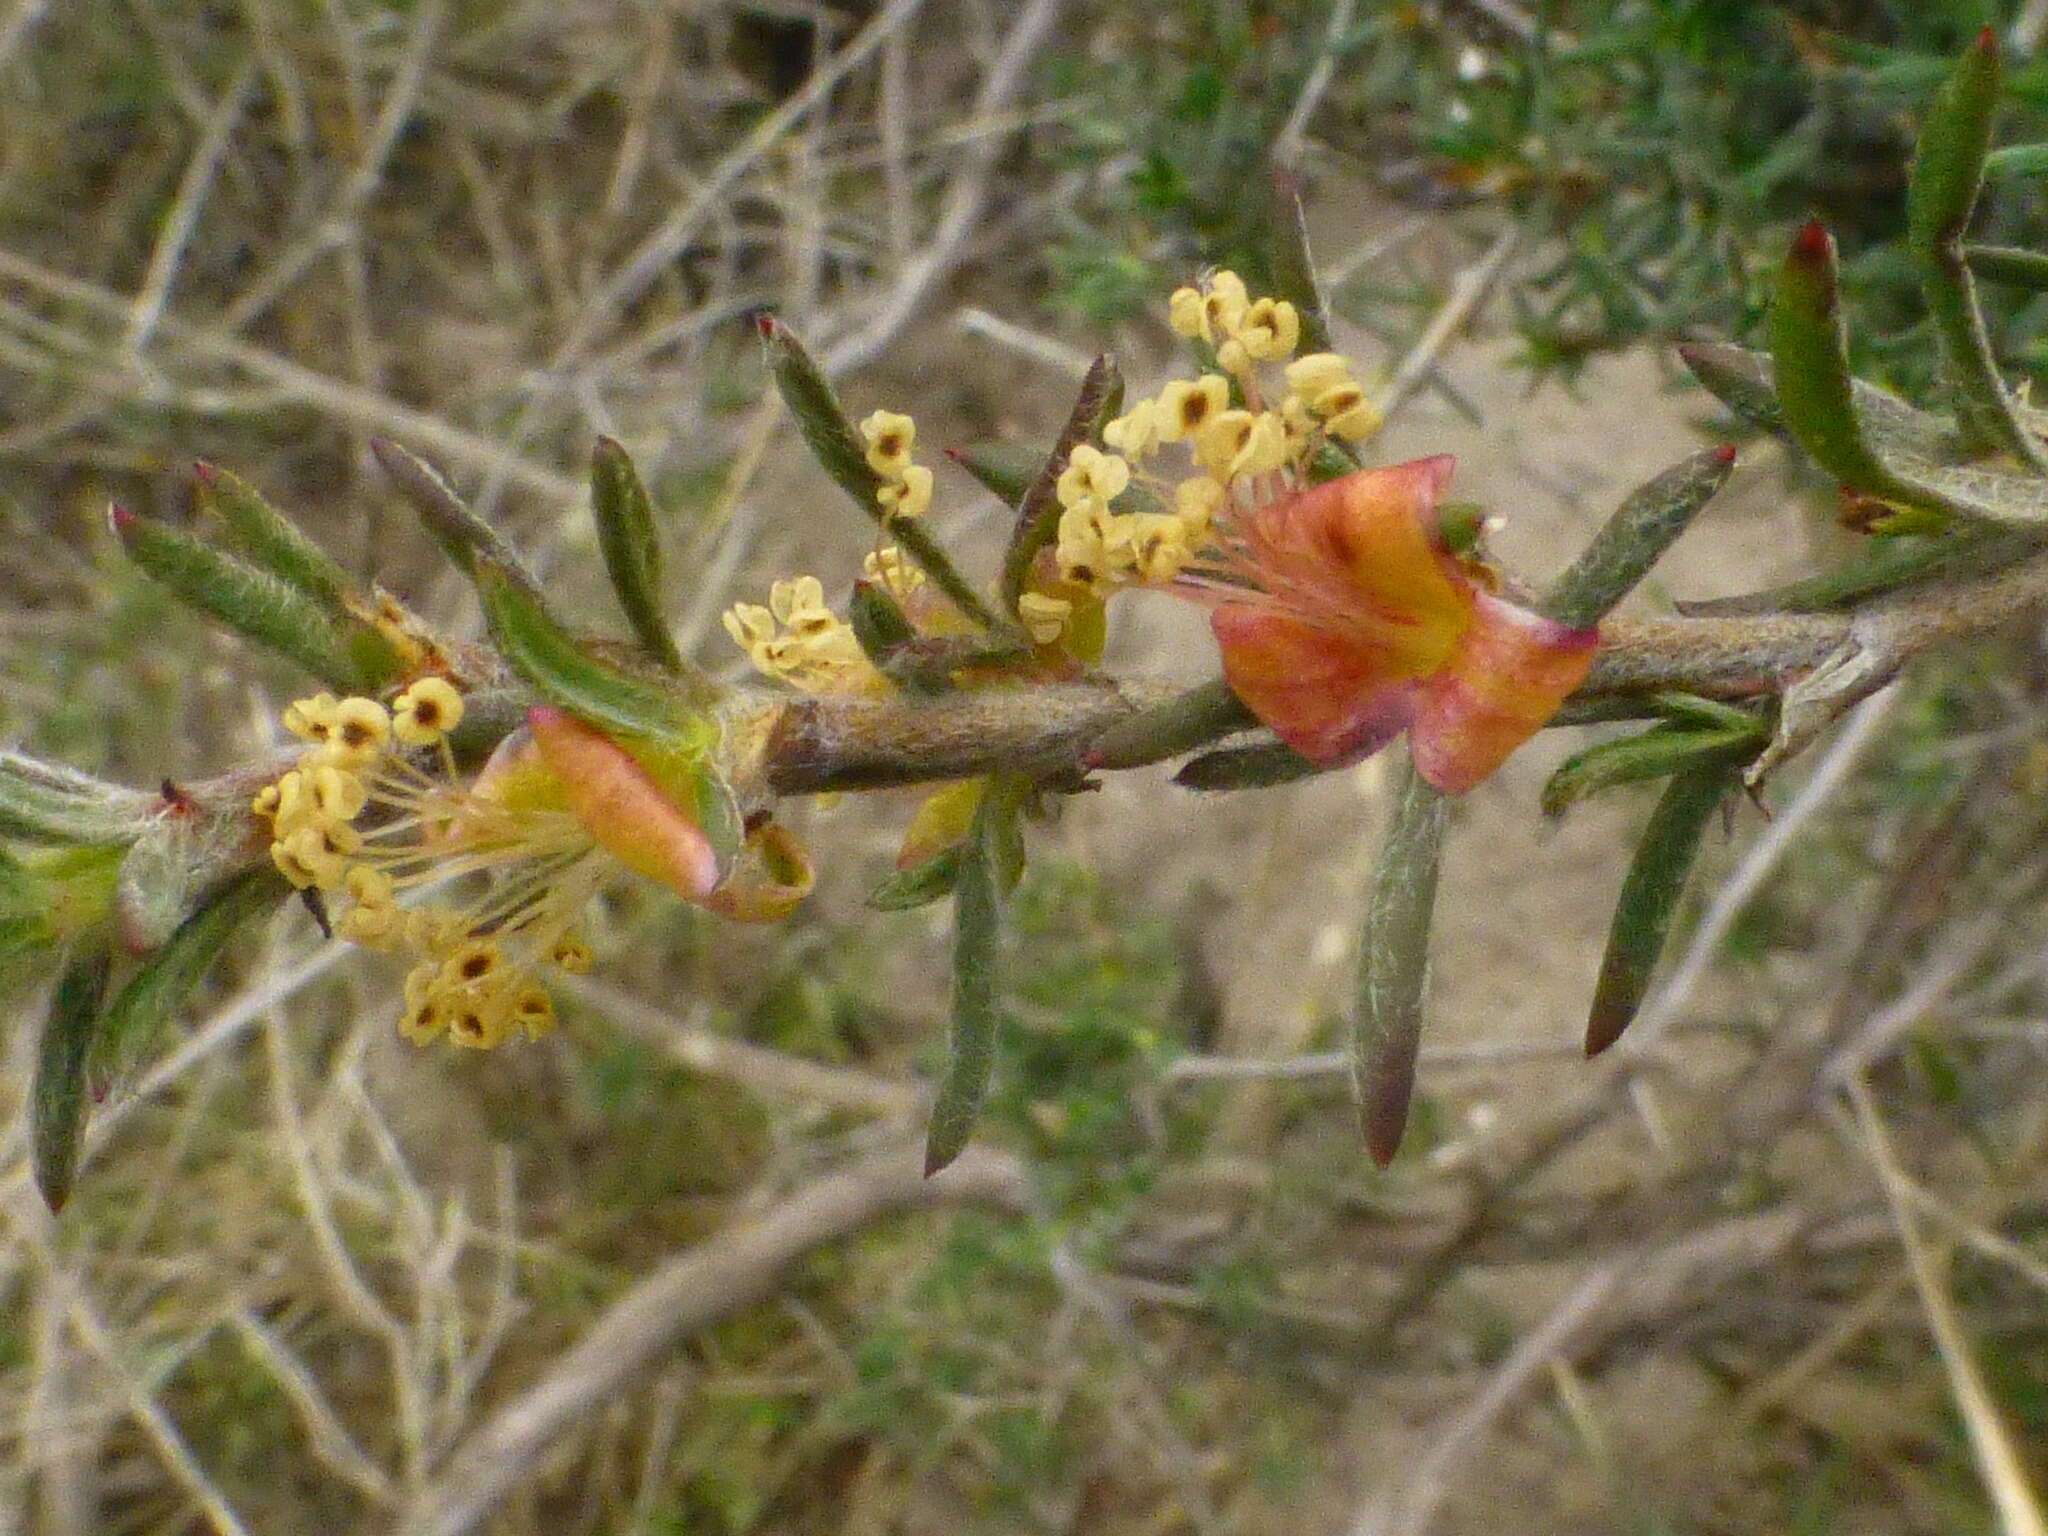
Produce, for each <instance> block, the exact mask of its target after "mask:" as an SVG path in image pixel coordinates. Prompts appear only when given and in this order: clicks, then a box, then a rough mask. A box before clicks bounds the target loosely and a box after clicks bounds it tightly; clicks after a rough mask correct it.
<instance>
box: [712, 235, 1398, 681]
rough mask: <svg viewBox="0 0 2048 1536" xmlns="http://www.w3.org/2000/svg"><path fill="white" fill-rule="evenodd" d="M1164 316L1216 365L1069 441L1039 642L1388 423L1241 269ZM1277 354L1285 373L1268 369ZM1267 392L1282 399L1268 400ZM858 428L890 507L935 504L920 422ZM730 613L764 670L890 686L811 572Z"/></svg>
mask: <svg viewBox="0 0 2048 1536" xmlns="http://www.w3.org/2000/svg"><path fill="white" fill-rule="evenodd" d="M1168 319H1169V321H1170V323H1171V324H1172V326H1173V328H1174V330H1175V331H1177V332H1179V333H1180V334H1181V335H1183V336H1186V337H1188V338H1189V339H1190V340H1197V341H1201V342H1204V343H1206V344H1207V345H1209V346H1211V347H1213V348H1214V349H1215V355H1216V366H1217V369H1218V370H1220V371H1216V372H1205V373H1203V374H1201V375H1200V376H1199V377H1197V378H1193V379H1176V380H1174V381H1172V382H1170V383H1168V384H1167V385H1166V386H1165V388H1164V389H1162V390H1161V391H1160V392H1159V394H1158V395H1156V396H1154V397H1151V398H1148V399H1143V400H1139V401H1137V402H1136V403H1134V404H1133V405H1132V406H1131V407H1130V409H1128V410H1127V411H1125V412H1124V414H1123V415H1121V416H1119V417H1118V418H1117V419H1116V420H1114V421H1112V422H1110V423H1109V424H1108V426H1107V427H1105V428H1104V430H1103V442H1104V443H1105V444H1106V445H1107V451H1105V449H1102V448H1097V447H1095V446H1094V445H1092V444H1088V443H1083V444H1080V445H1078V446H1076V447H1075V448H1074V450H1073V452H1072V453H1071V454H1070V455H1069V456H1068V459H1067V464H1066V468H1065V470H1064V471H1063V472H1062V473H1061V475H1060V477H1059V482H1058V486H1057V495H1058V499H1059V504H1060V508H1061V515H1060V522H1059V533H1058V539H1057V541H1056V543H1055V545H1054V552H1053V553H1054V569H1055V572H1056V575H1057V578H1058V579H1057V581H1056V582H1047V583H1044V584H1045V585H1049V586H1051V587H1052V588H1053V590H1051V591H1042V590H1027V591H1025V592H1024V593H1023V594H1021V595H1020V597H1019V598H1018V604H1017V607H1018V616H1019V617H1020V618H1021V619H1022V621H1023V624H1024V627H1025V629H1026V630H1027V631H1029V633H1030V635H1031V637H1032V639H1034V640H1035V641H1037V642H1038V643H1039V644H1040V645H1052V644H1056V643H1057V642H1059V640H1060V639H1061V637H1062V635H1063V634H1064V633H1065V632H1066V628H1067V625H1068V623H1069V622H1070V621H1071V619H1072V618H1073V615H1074V610H1075V603H1076V602H1077V601H1079V600H1080V599H1081V594H1083V593H1085V594H1087V595H1088V596H1090V597H1094V598H1101V597H1104V596H1106V595H1107V594H1109V593H1110V592H1113V591H1115V590H1117V589H1118V588H1121V587H1127V586H1160V585H1164V584H1166V583H1168V582H1171V581H1172V580H1173V579H1174V578H1175V577H1176V576H1178V575H1179V574H1180V573H1181V571H1182V569H1183V567H1185V566H1187V565H1188V564H1189V562H1190V561H1192V560H1194V559H1195V558H1196V556H1197V555H1198V554H1199V553H1200V552H1201V551H1203V550H1204V549H1205V548H1208V547H1210V545H1211V543H1212V536H1211V525H1212V523H1214V522H1215V521H1216V519H1217V518H1218V517H1219V516H1220V515H1224V514H1226V513H1228V512H1230V511H1233V510H1234V511H1239V512H1246V511H1250V510H1252V509H1254V508H1256V507H1259V506H1261V505H1264V504H1266V503H1268V502H1271V501H1273V500H1274V499H1276V498H1277V497H1279V496H1282V495H1284V494H1286V493H1287V492H1289V491H1291V490H1294V489H1297V488H1299V486H1300V485H1301V484H1303V483H1304V477H1305V473H1306V470H1307V468H1308V466H1309V464H1310V463H1312V462H1313V461H1314V459H1315V457H1316V455H1317V454H1318V453H1319V452H1320V451H1321V450H1322V448H1323V446H1324V445H1325V444H1326V443H1328V442H1329V441H1330V440H1331V439H1340V440H1343V441H1346V442H1356V441H1359V440H1360V439H1363V438H1367V437H1370V436H1371V435H1372V434H1373V433H1375V432H1377V431H1378V430H1379V428H1380V412H1379V409H1378V407H1376V406H1375V405H1374V404H1373V402H1372V400H1371V399H1370V398H1369V397H1368V396H1367V394H1366V392H1365V390H1364V388H1363V386H1361V385H1360V384H1359V382H1358V381H1357V380H1356V379H1355V378H1353V377H1352V373H1351V364H1350V363H1349V362H1348V361H1347V360H1346V359H1345V358H1343V357H1342V356H1340V355H1338V354H1337V353H1335V352H1316V353H1311V354H1310V355H1308V356H1306V357H1299V358H1297V357H1295V355H1294V352H1295V348H1296V347H1298V346H1299V345H1300V344H1301V317H1300V315H1299V314H1298V313H1297V312H1296V311H1295V308H1294V306H1293V305H1292V304H1290V303H1288V302H1287V301H1286V300H1284V299H1272V298H1253V297H1252V296H1251V295H1250V294H1249V293H1247V292H1246V290H1245V285H1244V281H1243V279H1242V278H1240V277H1239V276H1238V275H1237V274H1236V273H1234V272H1227V271H1225V272H1217V273H1215V274H1214V275H1212V276H1211V277H1209V278H1208V279H1207V280H1206V281H1205V282H1203V283H1202V284H1201V285H1200V286H1199V287H1185V288H1180V289H1177V290H1176V291H1175V292H1174V294H1173V296H1172V298H1171V299H1170V301H1169V303H1168ZM1269 367H1270V368H1271V369H1272V370H1277V373H1278V379H1277V380H1276V379H1274V378H1270V377H1264V376H1262V374H1263V373H1264V372H1266V371H1267V370H1268V368H1269ZM1269 398H1271V399H1277V401H1278V403H1277V405H1273V406H1269V405H1268V404H1267V401H1268V399H1269ZM860 432H861V436H862V438H863V439H864V440H865V442H866V444H867V449H866V454H867V462H868V465H869V467H870V468H871V469H873V470H874V471H875V473H876V474H878V475H880V476H881V477H882V482H883V483H882V487H881V489H880V490H879V491H877V493H876V496H877V499H878V500H879V501H880V502H881V504H882V507H883V508H884V511H885V513H886V516H887V517H888V518H898V517H916V516H919V515H920V514H922V513H923V512H924V511H925V510H926V509H927V508H928V507H929V506H930V505H931V498H932V473H931V471H930V470H929V469H927V468H925V467H924V466H923V465H921V464H918V463H916V462H914V461H913V460H912V457H911V450H912V448H913V447H914V446H915V445H916V442H917V424H916V422H914V421H913V420H912V419H911V418H910V417H908V416H905V415H901V414H899V413H898V412H895V411H876V412H874V413H873V414H872V415H870V416H869V417H868V418H867V419H866V420H865V421H863V422H861V423H860ZM1175 444H1182V445H1185V447H1186V449H1187V453H1188V457H1189V459H1190V460H1191V463H1190V464H1189V465H1188V469H1187V472H1184V473H1182V474H1179V475H1177V476H1169V475H1167V474H1165V473H1163V472H1161V468H1160V467H1159V455H1160V454H1161V451H1162V450H1163V449H1165V448H1167V447H1169V446H1171V445H1175ZM1148 461H1151V463H1148ZM1119 503H1121V506H1120V507H1119ZM877 562H882V564H881V565H879V566H878V563H877ZM868 575H869V577H870V578H871V579H879V580H883V581H884V582H885V583H886V584H887V585H888V586H889V588H890V590H892V591H893V592H895V593H896V594H897V596H898V597H899V598H901V597H903V596H905V595H907V593H908V591H909V589H910V587H911V586H912V585H914V584H915V582H917V581H921V580H922V579H923V578H922V575H921V573H919V572H918V571H917V570H916V569H915V568H914V567H911V566H909V565H908V564H907V563H906V562H904V560H903V558H902V556H901V554H900V553H899V552H898V551H896V550H895V549H893V548H891V549H886V550H882V551H879V552H877V554H876V555H875V556H871V557H870V559H869V565H868ZM1062 589H1064V590H1062ZM933 617H938V615H933ZM725 628H726V632H727V633H728V634H730V635H731V636H732V638H733V641H734V643H735V644H737V645H738V646H739V647H740V649H742V650H743V651H745V652H746V653H747V657H748V659H749V660H751V661H752V662H753V664H754V666H755V667H756V668H757V669H758V670H759V671H761V672H763V673H765V674H767V675H768V676H770V677H775V678H780V679H781V680H782V681H784V682H787V683H790V684H791V685H793V686H795V687H797V688H800V689H803V690H804V691H806V692H811V693H833V692H856V691H873V690H878V689H880V688H882V687H884V686H885V684H884V682H883V680H882V678H881V675H880V674H879V673H878V672H877V671H876V670H875V668H874V667H873V666H872V665H871V664H870V663H869V662H868V660H867V658H866V657H865V656H864V655H863V654H862V652H861V649H860V645H859V642H858V641H857V640H856V639H855V637H854V634H853V631H852V629H851V627H850V626H849V625H848V624H847V623H846V622H845V621H844V620H843V619H840V618H838V617H837V616H836V615H834V614H833V613H832V612H831V610H830V609H828V608H827V607H826V606H825V595H824V588H823V586H822V584H821V583H820V582H819V581H818V579H817V578H816V577H813V576H799V577H795V578H792V579H790V580H787V581H778V582H776V583H775V585H774V588H773V589H772V590H771V592H770V594H769V598H768V604H767V606H766V607H763V606H761V605H759V604H754V603H739V604H736V605H735V606H734V607H733V608H732V609H731V610H730V611H728V612H727V613H726V615H725Z"/></svg>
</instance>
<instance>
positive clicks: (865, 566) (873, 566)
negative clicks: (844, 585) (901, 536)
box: [860, 544, 925, 603]
mask: <svg viewBox="0 0 2048 1536" xmlns="http://www.w3.org/2000/svg"><path fill="white" fill-rule="evenodd" d="M860 568H861V574H862V575H864V576H866V577H867V579H868V580H869V581H873V582H879V583H880V584H881V585H882V586H884V587H886V588H887V589H888V591H889V595H890V596H891V597H893V598H895V599H896V601H897V602H899V603H900V602H903V601H904V600H905V599H907V598H908V597H909V596H910V595H911V594H912V593H913V592H915V591H917V589H918V588H919V587H921V586H923V585H924V583H925V575H924V571H923V570H922V569H921V568H920V567H919V566H918V564H917V562H916V561H914V560H912V559H911V558H910V557H909V556H908V555H906V554H904V553H903V551H902V550H900V549H898V548H897V547H896V546H895V545H894V544H884V545H883V546H882V547H881V548H880V549H875V550H870V551H869V552H868V553H867V555H866V557H865V558H863V559H862V561H861V563H860Z"/></svg>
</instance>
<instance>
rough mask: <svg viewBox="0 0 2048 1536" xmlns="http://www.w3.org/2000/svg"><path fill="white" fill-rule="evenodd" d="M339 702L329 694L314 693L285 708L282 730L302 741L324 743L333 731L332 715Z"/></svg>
mask: <svg viewBox="0 0 2048 1536" xmlns="http://www.w3.org/2000/svg"><path fill="white" fill-rule="evenodd" d="M339 707H340V700H338V699H336V698H335V696H334V695H333V694H331V693H316V694H314V695H313V697H312V698H310V699H299V700H296V701H295V702H293V703H292V704H290V705H289V706H287V707H286V709H285V712H284V728H285V729H286V730H288V731H290V732H291V733H292V734H293V735H294V736H296V737H298V738H299V739H300V740H302V741H311V742H324V741H326V740H327V737H328V734H329V733H330V732H331V731H333V729H334V715H335V711H336V709H337V708H339Z"/></svg>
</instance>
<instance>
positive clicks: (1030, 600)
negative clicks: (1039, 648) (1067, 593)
mask: <svg viewBox="0 0 2048 1536" xmlns="http://www.w3.org/2000/svg"><path fill="white" fill-rule="evenodd" d="M1073 612H1074V605H1073V604H1072V603H1070V602H1068V601H1067V600H1066V599H1065V598H1062V597H1047V596H1046V595H1045V594H1044V593H1042V592H1026V593H1024V594H1023V595H1022V596H1020V597H1019V598H1018V599H1017V616H1018V617H1019V618H1020V619H1022V620H1023V621H1024V628H1025V630H1026V631H1027V632H1028V633H1029V634H1030V636H1031V638H1032V639H1033V640H1036V641H1037V642H1038V643H1039V644H1040V645H1051V644H1053V643H1054V642H1055V641H1057V640H1058V639H1059V637H1060V636H1061V635H1063V634H1065V633H1066V629H1067V620H1068V619H1069V618H1070V617H1071V616H1072V615H1073Z"/></svg>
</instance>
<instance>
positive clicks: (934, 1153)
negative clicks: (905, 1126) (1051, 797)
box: [924, 774, 1029, 1178]
mask: <svg viewBox="0 0 2048 1536" xmlns="http://www.w3.org/2000/svg"><path fill="white" fill-rule="evenodd" d="M1028 787H1029V784H1028V781H1026V780H1024V779H1022V778H1020V777H1019V776H1018V775H1015V774H998V775H996V776H995V777H994V778H992V779H991V780H990V782H989V788H988V793H987V794H985V795H983V796H982V800H981V806H980V808H979V809H978V810H977V811H976V812H975V815H974V826H973V828H972V829H971V830H970V831H969V833H968V835H967V840H966V842H965V843H963V844H962V845H961V847H960V863H959V869H958V871H957V872H956V874H955V878H954V885H953V1039H952V1059H951V1061H950V1062H949V1063H948V1065H947V1068H946V1076H945V1079H944V1081H943V1082H941V1083H940V1084H939V1091H938V1096H937V1098H935V1099H934V1100H933V1102H932V1116H931V1125H930V1129H929V1130H928V1131H927V1132H926V1135H925V1151H924V1171H925V1176H926V1177H927V1178H929V1177H930V1176H931V1175H933V1174H935V1173H937V1172H938V1171H939V1170H940V1169H942V1168H944V1167H945V1166H946V1165H947V1164H948V1163H950V1162H952V1161H953V1159H954V1158H956V1157H958V1156H959V1155H960V1153H961V1150H962V1149H963V1148H965V1147H966V1145H967V1142H968V1138H969V1137H971V1136H972V1135H973V1134H974V1125H975V1122H976V1121H977V1120H978V1119H980V1117H981V1107H982V1104H983V1103H984V1102H985V1101H986V1100H987V1098H988V1085H989V1079H990V1077H991V1076H992V1075H993V1073H994V1071H995V1053H996V1036H997V1032H998V1027H999V1025H1000V1022H1001V1017H1002V1010H1001V996H1002V979H1001V978H1002V951H1003V896H1004V892H1005V890H1006V889H1007V885H1008V881H1007V879H1006V876H1007V872H1008V868H1009V867H1010V866H1011V864H1012V862H1013V859H1014V857H1015V855H1014V853H1013V851H1012V850H1014V849H1015V848H1016V846H1017V843H1018V838H1019V835H1020V834H1019V822H1020V808H1021V804H1022V797H1023V795H1024V793H1025V792H1026V791H1027V790H1028Z"/></svg>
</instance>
